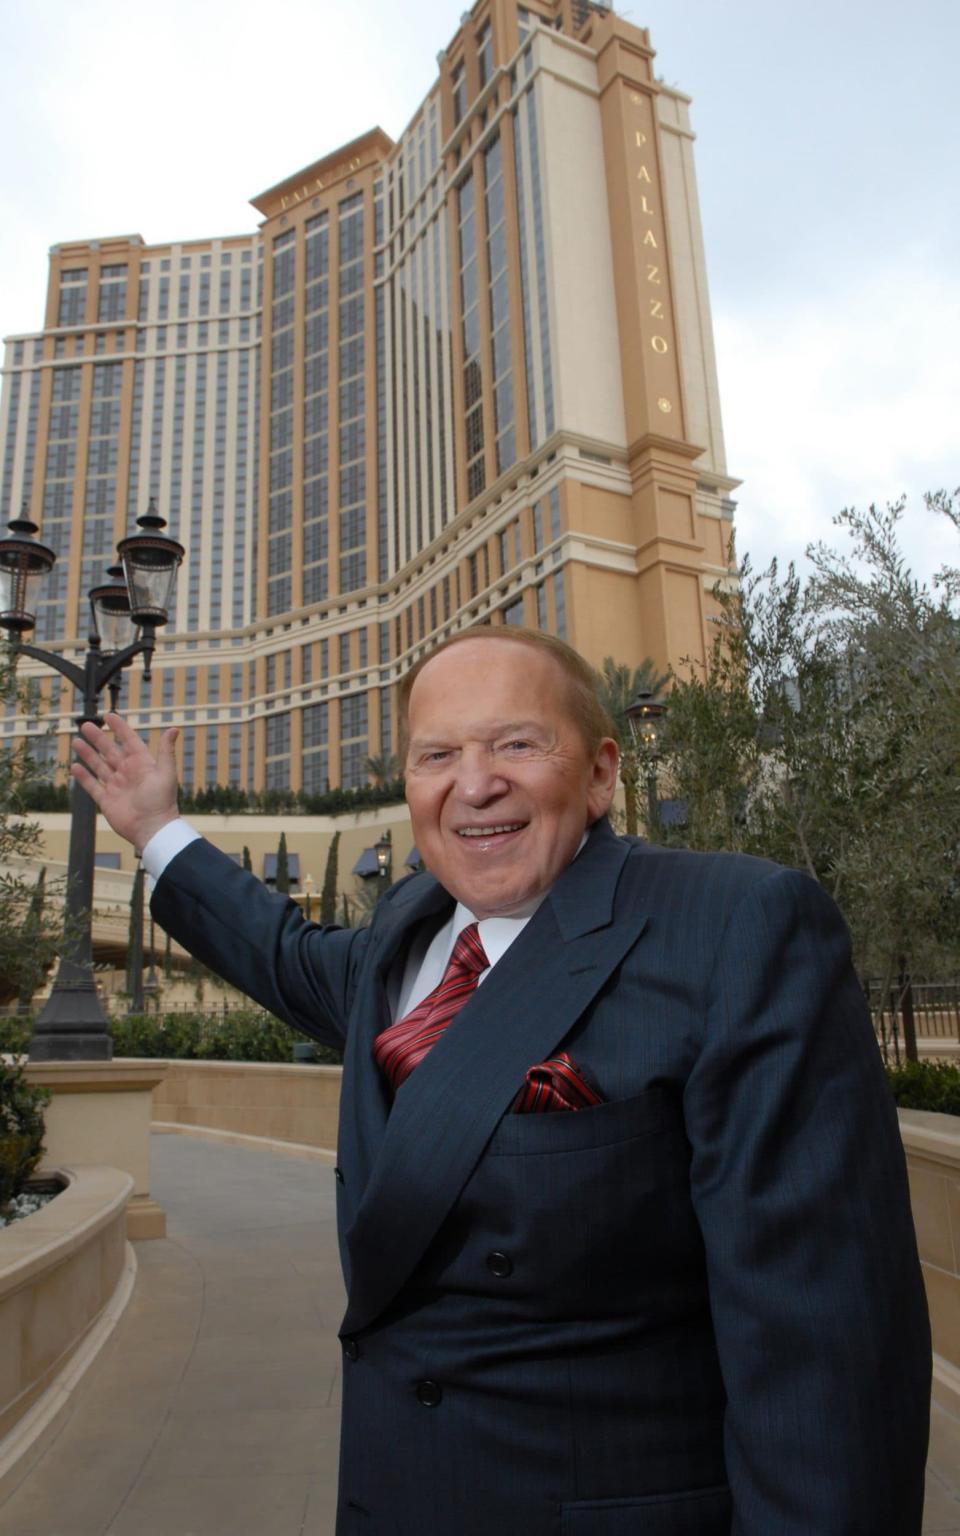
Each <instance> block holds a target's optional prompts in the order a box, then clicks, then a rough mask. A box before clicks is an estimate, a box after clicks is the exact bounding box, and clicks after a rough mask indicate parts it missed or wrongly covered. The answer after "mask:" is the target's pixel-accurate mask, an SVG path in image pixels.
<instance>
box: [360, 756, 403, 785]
mask: <svg viewBox="0 0 960 1536" xmlns="http://www.w3.org/2000/svg"><path fill="white" fill-rule="evenodd" d="M363 771H364V773H365V774H366V775H367V778H368V779H370V780H371V781H372V782H373V784H374V785H375V786H376V787H377V789H386V788H387V786H388V785H389V784H395V783H396V782H397V779H399V777H400V775H401V772H402V768H401V765H400V759H399V757H397V755H396V753H394V752H377V753H376V754H375V755H374V756H373V757H368V758H367V759H366V761H365V762H364V765H363Z"/></svg>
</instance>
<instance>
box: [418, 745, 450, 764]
mask: <svg viewBox="0 0 960 1536" xmlns="http://www.w3.org/2000/svg"><path fill="white" fill-rule="evenodd" d="M449 756H450V749H449V747H437V749H436V751H434V752H428V753H427V754H426V756H425V758H424V761H425V762H427V763H442V762H444V761H445V760H446V758H448V757H449Z"/></svg>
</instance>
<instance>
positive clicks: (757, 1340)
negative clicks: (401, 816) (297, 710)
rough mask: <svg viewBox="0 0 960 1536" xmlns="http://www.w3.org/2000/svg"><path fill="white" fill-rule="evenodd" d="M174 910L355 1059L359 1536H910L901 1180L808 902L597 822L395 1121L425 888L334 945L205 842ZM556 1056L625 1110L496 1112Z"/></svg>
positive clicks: (168, 890)
mask: <svg viewBox="0 0 960 1536" xmlns="http://www.w3.org/2000/svg"><path fill="white" fill-rule="evenodd" d="M153 905H154V911H155V913H156V916H157V918H158V919H159V921H160V922H161V923H162V924H163V926H164V927H165V928H167V929H168V930H169V931H170V932H171V933H172V934H173V935H174V936H175V937H176V938H178V939H179V940H180V941H181V942H183V943H184V944H185V945H186V946H187V947H188V948H190V949H191V950H192V951H193V952H194V953H195V954H196V955H198V956H199V958H200V959H201V960H203V961H204V962H205V963H207V964H208V965H210V966H212V967H213V968H215V969H216V970H218V971H220V972H222V973H223V974H224V975H225V976H227V977H228V978H229V979H230V980H231V981H233V982H235V983H236V984H237V985H238V986H240V987H242V988H243V989H244V990H245V991H246V992H247V993H249V994H250V995H252V996H254V997H256V998H258V999H259V1000H260V1001H261V1002H262V1003H263V1004H264V1005H265V1006H266V1007H267V1008H269V1009H271V1010H273V1011H274V1012H275V1013H277V1014H279V1015H280V1016H281V1017H283V1018H285V1019H287V1020H289V1022H290V1023H291V1024H293V1025H295V1026H296V1027H297V1028H298V1029H301V1030H305V1031H306V1032H307V1033H309V1034H312V1035H315V1036H316V1037H317V1038H319V1039H321V1040H326V1041H341V1040H344V1041H345V1061H344V1078H343V1095H342V1107H341V1119H340V1127H341V1129H340V1147H339V1165H340V1168H341V1170H342V1183H340V1184H339V1186H338V1190H339V1201H340V1207H339V1221H340V1240H341V1251H342V1257H343V1263H344V1270H345V1274H346V1279H347V1287H348V1298H349V1301H348V1308H347V1313H346V1317H345V1319H344V1323H343V1328H342V1336H343V1339H344V1344H345V1360H344V1406H343V1440H342V1452H341V1477H340V1507H339V1515H338V1523H337V1531H338V1536H360V1533H361V1532H365V1533H370V1536H480V1533H484V1536H486V1533H488V1532H490V1531H498V1532H500V1533H503V1536H514V1533H516V1536H627V1533H629V1536H917V1533H919V1531H920V1519H921V1506H922V1489H923V1464H924V1455H925V1446H926V1419H927V1408H928V1394H929V1385H930V1383H929V1373H930V1353H929V1333H928V1328H927V1319H926V1309H925V1304H924V1299H923V1291H922V1284H921V1280H920V1273H919V1266H918V1263H917V1257H916V1247H915V1242H914V1237H913V1228H912V1222H911V1216H910V1208H909V1203H908V1194H907V1186H906V1178H905V1173H904V1162H903V1155H902V1150H901V1146H900V1140H899V1135H898V1131H897V1123H896V1116H895V1112H894V1109H893V1105H892V1103H891V1100H890V1097H889V1094H888V1092H887V1089H886V1085H885V1083H884V1082H883V1078H882V1071H881V1067H880V1062H879V1057H878V1052H877V1049H876V1045H875V1042H874V1039H873V1035H872V1031H871V1027H870V1022H869V1018H868V1016H867V1014H866V1010H865V1007H864V1003H863V999H862V996H861V994H860V989H859V987H858V985H857V982H856V979H855V977H854V974H853V972H852V969H851V965H850V958H849V948H848V942H847V937H846V933H845V930H844V927H843V924H842V922H841V921H840V919H839V917H838V915H837V912H836V909H835V908H834V906H833V904H832V903H831V902H830V900H829V898H828V897H827V896H826V895H825V894H824V892H823V891H822V890H821V889H820V887H819V886H818V885H816V884H815V883H814V882H813V881H811V880H809V879H808V878H807V877H806V876H804V875H801V874H799V873H797V872H796V871H793V870H784V869H780V868H778V867H777V866H775V865H771V864H766V863H764V862H762V861H758V860H752V859H746V858H742V857H736V856H733V855H698V854H692V853H686V852H679V851H672V850H665V849H660V848H656V847H651V846H649V845H646V844H643V843H639V842H634V841H630V840H626V839H621V838H618V837H616V836H614V835H613V833H612V832H611V830H610V828H609V826H608V824H607V823H606V822H605V821H604V822H600V823H598V824H597V825H596V826H595V827H594V828H593V829H592V831H591V834H590V837H589V839H588V842H587V844H586V846H585V848H584V849H583V852H582V853H581V854H580V856H579V857H578V858H577V859H576V861H575V862H574V863H573V864H572V865H570V866H569V867H568V868H567V869H566V870H565V871H564V873H563V874H562V875H561V876H560V878H559V880H558V881H557V883H556V884H555V886H554V888H553V890H552V891H551V893H550V895H549V897H548V898H547V900H546V901H545V902H544V903H543V904H542V906H541V907H540V908H539V910H538V912H537V913H536V916H535V917H534V918H533V919H532V921H531V922H530V923H529V924H528V926H527V927H526V928H525V929H524V931H523V933H522V934H521V935H520V937H519V938H518V939H517V940H516V942H515V943H514V944H513V945H512V947H511V948H510V949H509V950H508V952H507V954H506V955H505V956H504V957H503V959H502V960H501V961H500V962H499V964H498V965H497V966H496V967H495V968H494V970H493V971H492V972H491V973H490V975H489V977H488V978H487V979H486V980H485V982H484V985H483V986H482V987H481V988H479V990H478V991H477V993H476V994H475V995H474V997H473V998H472V999H471V1001H470V1002H469V1003H468V1004H467V1006H466V1007H465V1008H464V1010H463V1011H462V1012H461V1013H460V1014H459V1015H458V1017H457V1018H456V1019H455V1021H454V1023H453V1024H452V1026H451V1027H450V1029H449V1031H448V1032H447V1034H446V1035H445V1036H444V1037H443V1038H442V1039H441V1041H440V1042H439V1044H438V1045H437V1046H436V1047H435V1048H434V1050H433V1051H432V1052H431V1054H430V1055H429V1056H428V1057H427V1058H426V1060H425V1061H424V1062H423V1064H422V1065H421V1066H420V1067H418V1069H417V1070H416V1072H414V1073H413V1074H412V1076H411V1077H410V1078H409V1080H408V1081H407V1082H406V1083H405V1084H404V1085H403V1086H402V1087H401V1089H400V1090H399V1092H398V1094H397V1097H396V1101H395V1102H394V1104H393V1105H392V1106H391V1104H390V1101H389V1098H388V1095H387V1093H386V1092H385V1090H384V1086H383V1084H382V1082H381V1080H380V1077H379V1074H378V1072H377V1070H376V1067H375V1065H374V1063H373V1061H372V1057H371V1044H372V1041H373V1039H374V1037H375V1035H376V1034H377V1032H378V1031H379V1030H380V1029H382V1028H383V1027H384V1026H385V1025H386V1024H387V1022H388V1021H389V1011H388V1001H387V984H388V979H389V977H390V975H391V972H392V971H393V972H394V974H395V968H396V966H397V965H398V964H399V963H400V962H401V961H402V958H403V955H404V953H405V951H406V948H407V946H408V944H409V941H410V939H411V936H412V934H413V933H414V932H415V931H417V930H418V929H419V927H420V925H421V924H424V923H426V924H434V925H436V924H439V923H440V922H441V921H442V920H443V919H444V917H445V916H446V915H447V914H448V913H449V911H450V907H451V901H450V898H449V897H448V896H447V894H446V893H445V892H444V891H443V890H442V889H441V887H439V886H438V885H437V883H436V882H435V881H434V880H433V879H432V878H431V877H430V876H428V875H418V876H415V877H413V878H411V879H409V880H407V881H404V882H402V883H401V884H399V885H397V886H395V887H394V888H393V889H392V890H391V891H390V892H389V893H388V895H387V897H386V898H385V899H384V900H383V901H382V902H381V903H380V905H379V907H378V908H377V911H376V914H375V916H374V919H373V922H372V924H371V926H370V927H369V928H368V929H366V930H361V931H359V932H357V931H353V932H351V931H339V930H333V929H320V928H317V927H314V926H308V925H305V924H303V922H302V921H301V919H300V916H299V914H298V912H297V911H296V909H295V907H294V905H293V904H292V903H288V902H286V901H284V899H283V898H280V897H276V896H273V895H271V894H270V893H268V892H267V891H266V890H264V888H263V887H262V886H261V885H260V884H259V882H257V881H256V880H254V879H253V878H252V877H251V876H249V875H244V874H243V872H242V871H240V870H239V869H238V868H237V867H236V866H235V865H234V864H233V863H232V862H231V861H230V860H229V859H227V858H225V857H223V856H222V855H219V854H218V853H216V852H215V851H214V850H213V849H211V848H210V846H209V845H207V844H203V843H194V844H192V845H191V846H190V847H189V848H187V849H186V850H185V851H183V852H182V853H180V854H179V855H178V856H177V857H176V858H175V859H174V860H173V862H172V864H171V865H170V866H169V867H168V869H167V871H166V873H165V874H164V875H163V877H162V879H161V880H160V882H159V884H158V886H157V890H156V892H155V895H154V901H153ZM561 1044H562V1045H563V1046H564V1048H565V1049H567V1050H568V1051H569V1052H570V1054H571V1055H572V1057H573V1058H574V1060H575V1061H576V1062H577V1063H578V1064H579V1065H581V1066H582V1067H584V1068H585V1069H587V1071H588V1072H589V1073H590V1075H591V1077H592V1079H593V1080H594V1081H595V1082H596V1083H597V1084H598V1085H599V1086H600V1088H601V1090H602V1092H603V1095H604V1098H605V1102H604V1103H603V1104H601V1105H599V1106H598V1107H596V1108H593V1109H588V1110H583V1111H580V1112H578V1113H556V1114H547V1115H528V1116H524V1115H510V1114H507V1113H505V1111H506V1110H507V1108H508V1106H509V1104H510V1102H511V1100H512V1099H513V1097H514V1095H515V1094H516V1091H517V1088H518V1087H519V1085H520V1083H521V1081H522V1079H523V1074H524V1071H525V1070H526V1068H527V1067H528V1066H530V1065H531V1064H532V1063H534V1062H537V1061H541V1060H543V1059H544V1058H545V1057H547V1056H548V1055H549V1054H550V1053H551V1052H552V1051H554V1050H555V1049H556V1048H558V1047H559V1046H560V1045H561Z"/></svg>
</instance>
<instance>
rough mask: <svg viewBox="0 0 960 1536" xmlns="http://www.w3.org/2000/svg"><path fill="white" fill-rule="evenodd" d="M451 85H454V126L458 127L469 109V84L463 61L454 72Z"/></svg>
mask: <svg viewBox="0 0 960 1536" xmlns="http://www.w3.org/2000/svg"><path fill="white" fill-rule="evenodd" d="M451 85H452V87H453V126H454V128H456V126H457V124H458V123H459V122H460V121H461V120H462V118H463V114H464V112H466V110H467V85H466V80H465V78H464V72H463V63H462V62H461V63H459V64H458V65H457V67H456V69H455V70H454V72H453V76H452V79H451Z"/></svg>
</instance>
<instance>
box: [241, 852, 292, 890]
mask: <svg viewBox="0 0 960 1536" xmlns="http://www.w3.org/2000/svg"><path fill="white" fill-rule="evenodd" d="M240 857H241V858H243V855H242V854H241V855H240ZM287 874H288V875H289V877H290V884H291V885H299V883H300V855H299V853H289V852H288V854H287ZM276 878H277V855H276V854H275V853H265V854H264V856H263V879H264V884H266V885H273V883H274V881H275V880H276Z"/></svg>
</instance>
